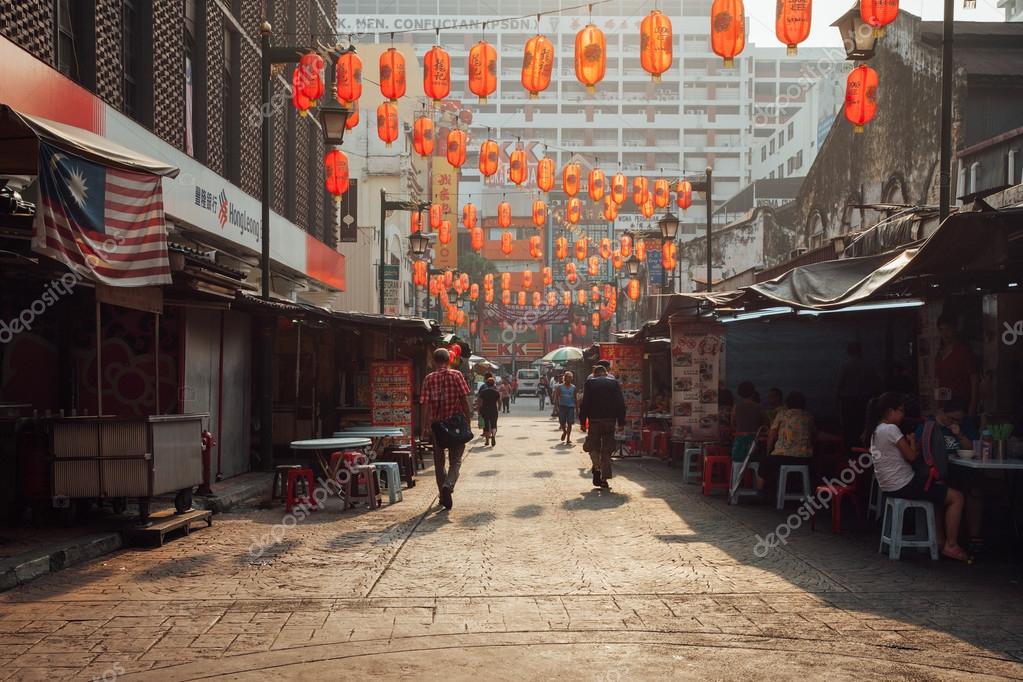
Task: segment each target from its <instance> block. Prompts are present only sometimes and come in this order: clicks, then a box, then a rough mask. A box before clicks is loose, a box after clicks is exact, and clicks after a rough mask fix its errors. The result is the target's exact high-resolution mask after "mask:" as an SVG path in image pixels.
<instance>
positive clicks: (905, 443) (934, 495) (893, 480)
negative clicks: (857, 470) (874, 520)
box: [863, 393, 970, 561]
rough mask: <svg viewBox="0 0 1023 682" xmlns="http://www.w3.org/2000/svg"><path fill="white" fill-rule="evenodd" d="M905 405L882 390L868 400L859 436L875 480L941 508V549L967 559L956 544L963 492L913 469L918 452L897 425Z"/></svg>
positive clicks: (900, 494)
mask: <svg viewBox="0 0 1023 682" xmlns="http://www.w3.org/2000/svg"><path fill="white" fill-rule="evenodd" d="M905 411H906V407H905V401H904V396H902V395H900V394H898V393H885V394H883V395H882V396H881V397H879V398H874V399H873V400H871V401H870V404H869V405H868V407H867V423H866V429H865V431H864V433H863V440H864V441H867V442H869V443H870V456H871V458H872V459H873V461H874V475H875V476H876V477H877V484H878V486H879V487H880V488H881V490H882V491H884V493H885V494H886V495H889V496H891V497H898V498H901V499H905V500H926V501H928V502H931V503H932V504H934V505H935V506H936V507H939V508H944V510H945V514H944V523H941V520H942V515H941V514H938V515H937V518H938V522H937V523H936V524H935V525H936V526H937V532H938V544H939V545H941V553H942V554H943V555H945V556H947V557H949V558H950V559H956V560H957V561H969V559H970V557H969V555H968V554H967V553H966V552H965V551H963V548H962V547H960V546H959V543H958V537H959V523H960V521H961V519H962V516H963V494H962V493H961V492H959V491H958V490H955V489H954V488H949V487H948V485H946V484H945V483H939V482H938V481H934V480H930V478H929V477H928V475H927V474H924V473H923V472H918V471H914V469H913V465H912V462H914V461H916V459H917V457H918V453H917V450H916V447H914V444H913V439H912V438H907V437H906V436H905V435H903V433H902V429H900V428H899V426H898V425H899V422H901V421H902V418H903V415H904V414H905Z"/></svg>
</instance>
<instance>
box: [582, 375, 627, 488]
mask: <svg viewBox="0 0 1023 682" xmlns="http://www.w3.org/2000/svg"><path fill="white" fill-rule="evenodd" d="M587 420H589V432H588V433H587V434H586V441H585V442H584V443H583V449H584V450H586V452H588V453H590V460H591V461H592V462H593V485H594V487H600V488H607V487H608V484H607V479H609V478H611V453H613V452H614V450H615V447H616V445H617V444H616V443H615V426H617V427H618V428H619V429H623V428H625V396H624V395H622V387H621V386H620V385H619V384H618V382H617V381H615V380H614V379H612V378H611V377H609V376H608V375H607V368H606V367H604V366H602V365H596V366H594V368H593V376H592V377H591V378H589V379H587V380H586V385H585V386H583V398H582V401H581V402H580V404H579V423H580V424H585V423H586V421H587Z"/></svg>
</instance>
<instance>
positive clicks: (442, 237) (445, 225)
mask: <svg viewBox="0 0 1023 682" xmlns="http://www.w3.org/2000/svg"><path fill="white" fill-rule="evenodd" d="M437 241H439V242H440V243H441V244H450V243H451V221H450V220H445V221H442V222H441V224H440V227H439V228H437ZM448 286H451V285H450V284H449V285H448Z"/></svg>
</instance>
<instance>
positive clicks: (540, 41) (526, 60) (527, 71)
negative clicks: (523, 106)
mask: <svg viewBox="0 0 1023 682" xmlns="http://www.w3.org/2000/svg"><path fill="white" fill-rule="evenodd" d="M553 69H554V44H553V43H552V42H551V41H550V40H548V39H547V38H545V37H544V36H542V35H535V36H533V37H532V38H530V39H529V40H528V41H527V42H526V50H525V52H524V53H523V55H522V87H524V88H525V89H526V90H527V91H528V92H529V99H536V98H537V97H539V96H540V93H541V92H543V91H544V90H546V89H547V86H549V85H550V84H551V71H553Z"/></svg>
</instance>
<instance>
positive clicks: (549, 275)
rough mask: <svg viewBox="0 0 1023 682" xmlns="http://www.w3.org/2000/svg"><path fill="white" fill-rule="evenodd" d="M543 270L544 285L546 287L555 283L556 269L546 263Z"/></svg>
mask: <svg viewBox="0 0 1023 682" xmlns="http://www.w3.org/2000/svg"><path fill="white" fill-rule="evenodd" d="M541 272H542V273H543V285H544V286H545V287H549V286H550V285H552V284H554V270H553V269H552V268H550V267H549V266H546V265H545V266H544V268H543V270H541Z"/></svg>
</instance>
